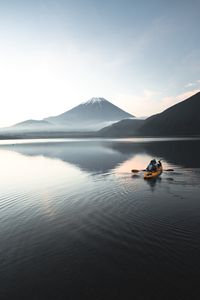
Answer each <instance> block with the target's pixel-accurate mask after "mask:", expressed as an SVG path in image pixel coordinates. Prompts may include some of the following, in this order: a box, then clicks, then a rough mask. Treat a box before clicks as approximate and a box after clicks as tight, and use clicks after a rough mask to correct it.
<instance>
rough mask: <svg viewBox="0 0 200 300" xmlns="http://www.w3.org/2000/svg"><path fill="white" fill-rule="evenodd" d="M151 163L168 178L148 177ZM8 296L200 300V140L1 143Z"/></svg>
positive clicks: (0, 280)
mask: <svg viewBox="0 0 200 300" xmlns="http://www.w3.org/2000/svg"><path fill="white" fill-rule="evenodd" d="M151 158H156V159H158V158H162V159H163V165H164V167H165V168H166V169H168V168H173V169H174V172H164V173H163V174H162V176H161V177H160V178H158V179H157V180H153V181H145V180H144V179H143V176H142V173H138V174H137V175H134V176H132V174H131V172H130V170H131V169H133V168H135V169H143V168H144V167H146V165H147V163H148V162H149V160H150V159H151ZM0 167H1V171H0V229H1V230H0V299H1V300H2V299H42V300H43V299H78V300H79V299H94V300H95V299H199V298H200V140H198V139H192V140H187V139H184V140H175V139H173V140H169V139H157V140H153V139H135V140H134V139H127V140H54V141H50V140H47V141H18V142H17V141H9V142H8V143H7V144H5V142H1V145H0Z"/></svg>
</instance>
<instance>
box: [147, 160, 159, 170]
mask: <svg viewBox="0 0 200 300" xmlns="http://www.w3.org/2000/svg"><path fill="white" fill-rule="evenodd" d="M159 163H160V162H159V161H158V163H157V162H156V160H155V159H152V160H151V161H150V163H149V165H148V166H147V168H146V170H147V171H148V172H155V171H156V170H157V168H158V164H159Z"/></svg>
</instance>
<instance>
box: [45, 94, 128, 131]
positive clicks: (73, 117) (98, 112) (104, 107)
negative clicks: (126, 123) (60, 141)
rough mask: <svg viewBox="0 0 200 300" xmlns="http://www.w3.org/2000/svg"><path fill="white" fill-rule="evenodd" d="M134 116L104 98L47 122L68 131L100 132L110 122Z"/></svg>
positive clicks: (90, 101) (79, 106)
mask: <svg viewBox="0 0 200 300" xmlns="http://www.w3.org/2000/svg"><path fill="white" fill-rule="evenodd" d="M125 118H133V116H132V115H131V114H129V113H127V112H125V111H124V110H122V109H120V108H119V107H117V106H116V105H114V104H112V103H110V102H109V101H107V100H106V99H104V98H92V99H90V100H89V101H87V102H83V103H81V104H80V105H78V106H76V107H74V108H72V109H70V110H69V111H67V112H65V113H63V114H60V115H58V116H54V117H50V118H46V119H45V120H46V121H48V122H50V123H52V124H54V125H56V126H59V127H65V128H66V129H67V130H77V129H82V130H83V129H84V130H88V129H89V130H91V129H92V130H98V129H100V128H103V127H104V126H106V125H108V124H109V123H110V122H115V121H119V120H122V119H125Z"/></svg>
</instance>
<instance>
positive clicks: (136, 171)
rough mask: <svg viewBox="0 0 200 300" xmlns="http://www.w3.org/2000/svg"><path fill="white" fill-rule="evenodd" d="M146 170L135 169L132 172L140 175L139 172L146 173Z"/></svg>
mask: <svg viewBox="0 0 200 300" xmlns="http://www.w3.org/2000/svg"><path fill="white" fill-rule="evenodd" d="M145 171H146V170H137V169H133V170H131V172H132V173H139V172H145Z"/></svg>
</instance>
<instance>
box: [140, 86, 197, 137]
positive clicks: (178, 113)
mask: <svg viewBox="0 0 200 300" xmlns="http://www.w3.org/2000/svg"><path fill="white" fill-rule="evenodd" d="M138 134H140V135H148V136H174V135H199V134H200V92H198V93H197V94H195V95H193V96H192V97H190V98H188V99H186V100H184V101H182V102H180V103H178V104H176V105H173V106H171V107H170V108H168V109H166V110H165V111H163V112H162V113H160V114H157V115H154V116H151V117H150V118H148V119H146V120H145V123H144V124H143V125H142V126H141V128H140V129H139V132H138Z"/></svg>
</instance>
